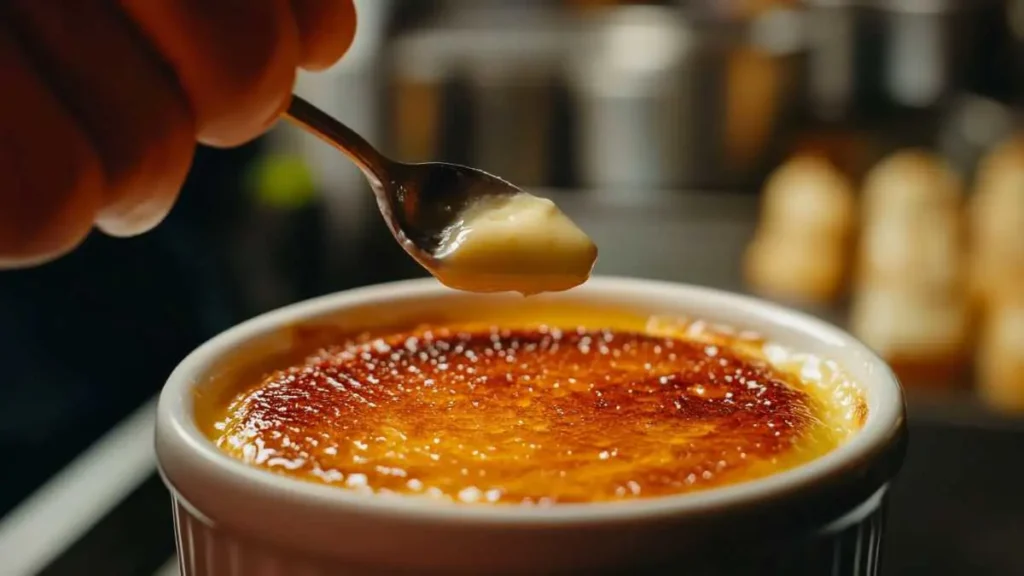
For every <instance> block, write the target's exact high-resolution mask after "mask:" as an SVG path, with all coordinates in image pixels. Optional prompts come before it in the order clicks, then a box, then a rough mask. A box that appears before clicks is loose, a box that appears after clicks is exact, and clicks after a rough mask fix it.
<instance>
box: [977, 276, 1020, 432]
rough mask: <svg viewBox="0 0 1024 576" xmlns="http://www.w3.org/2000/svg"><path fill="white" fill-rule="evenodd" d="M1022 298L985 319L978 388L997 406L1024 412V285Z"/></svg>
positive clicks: (1009, 301)
mask: <svg viewBox="0 0 1024 576" xmlns="http://www.w3.org/2000/svg"><path fill="white" fill-rule="evenodd" d="M1018 287H1019V289H1020V291H1019V292H1018V297H1017V298H1014V299H1007V300H1004V301H1002V302H1000V303H999V304H997V305H996V306H994V307H993V309H992V313H991V314H988V315H987V317H986V318H985V320H984V322H983V325H982V330H981V340H980V344H981V346H980V349H979V352H978V360H977V379H978V390H979V391H980V394H981V397H982V398H983V399H984V400H985V402H986V403H988V404H989V405H991V406H993V407H994V408H997V409H1000V410H1005V411H1011V412H1024V284H1021V285H1019V286H1018Z"/></svg>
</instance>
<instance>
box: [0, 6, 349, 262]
mask: <svg viewBox="0 0 1024 576" xmlns="http://www.w3.org/2000/svg"><path fill="white" fill-rule="evenodd" d="M354 35H355V8H354V6H353V0H118V1H117V2H110V1H96V0H45V1H39V0H3V2H0V90H2V92H0V94H2V103H3V105H2V106H0V267H12V266H27V265H32V264H37V263H40V262H44V261H47V260H50V259H53V258H55V257H57V256H59V255H61V254H63V253H65V252H67V251H69V250H71V249H72V248H74V247H75V246H76V245H77V244H78V243H79V242H81V240H82V239H83V238H84V237H85V236H86V235H87V234H88V233H89V231H90V230H91V229H92V227H93V226H94V225H95V226H97V227H98V228H100V229H101V230H103V231H104V232H106V233H108V234H111V235H115V236H129V235H134V234H139V233H142V232H144V231H146V230H149V229H150V228H152V227H153V226H155V225H156V224H157V223H159V222H160V220H162V219H163V217H164V216H165V215H166V214H167V212H168V211H169V210H170V208H171V206H172V205H173V203H174V201H175V199H176V198H177V195H178V191H179V190H180V188H181V185H182V183H183V182H184V180H185V176H186V173H187V172H188V169H189V165H190V163H191V160H192V155H193V152H194V149H195V146H196V143H197V142H200V143H203V144H208V145H212V146H234V145H237V144H241V143H243V142H245V141H247V140H250V139H252V138H255V137H256V136H258V135H259V134H260V133H262V132H263V131H265V130H266V129H267V128H269V127H270V125H271V124H273V122H274V120H276V119H277V117H278V115H279V114H280V113H281V112H282V111H283V110H284V109H285V108H286V107H287V105H288V102H289V101H290V97H291V92H292V87H293V83H294V80H295V74H296V69H297V68H300V67H301V68H306V69H310V70H318V69H323V68H326V67H328V66H330V65H331V64H333V63H334V62H335V61H336V60H338V59H339V58H340V57H341V56H342V55H343V54H344V53H345V51H346V50H347V49H348V47H349V45H350V44H351V42H352V38H353V36H354Z"/></svg>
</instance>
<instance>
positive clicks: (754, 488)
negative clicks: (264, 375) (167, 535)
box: [157, 276, 905, 526]
mask: <svg viewBox="0 0 1024 576" xmlns="http://www.w3.org/2000/svg"><path fill="white" fill-rule="evenodd" d="M446 290H447V289H446V288H444V287H443V286H441V285H440V284H439V283H437V282H436V281H435V280H433V279H431V278H425V279H415V280H403V281H398V282H389V283H385V284H376V285H372V286H365V287H361V288H355V289H351V290H346V291H342V292H337V293H333V294H328V295H325V296H320V297H317V298H313V299H309V300H305V301H302V302H297V303H295V304H291V305H289V306H285V307H282V308H279V309H276V310H273V311H270V312H267V313H265V314H262V315H259V316H256V317H254V318H252V319H250V320H247V321H245V322H242V323H240V324H238V325H236V326H234V327H232V328H229V329H227V330H226V331H224V332H222V333H221V334H219V335H217V336H215V337H213V338H212V339H210V340H208V341H207V342H205V343H204V344H202V345H201V346H199V347H198V348H197V349H196V350H195V351H193V352H192V353H191V354H190V355H189V356H188V357H186V358H185V359H184V360H183V361H182V362H181V363H180V364H179V365H178V367H177V368H175V370H174V371H173V372H172V373H171V375H170V377H169V378H168V380H167V384H166V386H165V387H164V389H163V391H162V393H161V395H160V401H159V405H158V418H157V435H158V437H160V438H161V439H162V440H164V441H168V442H174V443H177V444H178V446H179V447H180V448H183V449H184V450H185V452H186V453H187V454H188V455H189V456H188V457H189V458H190V462H189V463H188V466H193V467H201V468H203V469H204V470H205V471H206V472H209V473H212V474H213V475H214V476H216V477H217V478H219V479H221V480H223V481H225V482H229V483H239V484H236V485H240V484H241V485H246V486H247V487H248V488H250V489H252V488H255V489H256V490H258V491H259V492H261V493H263V492H266V493H267V494H268V496H270V497H272V495H273V494H279V495H287V496H288V498H289V499H290V500H291V501H293V502H294V501H295V499H299V500H301V501H303V502H305V503H308V504H310V505H312V506H316V507H317V508H319V509H322V510H332V511H336V512H338V513H353V512H359V513H363V514H372V515H375V516H386V517H401V518H406V519H412V520H419V521H435V522H446V523H456V524H465V523H473V524H481V525H493V524H500V525H504V526H517V525H518V526H528V525H536V524H543V525H552V524H572V525H581V524H592V523H599V524H602V523H607V522H614V521H637V520H656V519H658V518H665V517H679V516H699V515H703V514H707V513H711V512H715V511H718V510H721V509H734V508H741V507H743V506H745V505H749V504H753V503H758V502H763V501H766V500H770V499H772V498H774V497H781V496H783V495H786V494H791V493H793V492H795V491H797V490H799V489H800V488H803V487H808V486H814V485H817V484H818V483H819V482H822V481H826V480H828V479H829V478H832V477H835V476H836V475H841V474H842V472H843V471H844V470H846V469H848V468H850V467H851V466H855V465H856V464H857V463H860V462H864V461H865V460H868V459H871V457H872V456H873V455H875V454H876V453H880V452H882V451H883V450H884V449H885V448H886V447H887V446H888V445H889V444H890V443H891V442H893V441H895V440H896V439H897V438H898V436H899V435H900V432H901V430H902V428H903V427H904V426H905V423H904V419H905V414H904V396H903V391H902V389H901V387H900V384H899V381H898V380H897V378H896V376H895V375H894V374H893V372H892V371H891V369H890V368H889V367H888V365H887V364H886V363H885V362H884V361H883V360H882V359H881V358H879V357H878V356H877V355H876V354H875V353H874V352H872V351H871V350H870V349H869V348H868V347H867V346H866V345H864V344H863V343H861V342H860V341H859V340H857V339H856V338H854V337H853V336H851V335H850V334H848V333H846V332H845V331H843V330H842V329H840V328H838V327H836V326H833V325H831V324H829V323H828V322H825V321H824V320H821V319H818V318H815V317H813V316H810V315H808V314H805V313H802V312H798V311H795V310H792V309H789V308H786V307H784V306H780V305H777V304H773V303H770V302H766V301H763V300H760V299H757V298H754V297H751V296H746V295H743V294H737V293H732V292H727V291H723V290H718V289H714V288H707V287H702V286H696V285H691V284H683V283H675V282H667V281H661V280H647V279H640V278H630V277H619V276H595V277H594V278H592V279H591V280H590V281H588V282H587V283H586V284H585V285H584V286H583V287H581V288H580V290H583V291H587V292H590V293H596V294H601V293H605V294H608V293H616V294H619V295H621V297H622V299H623V300H624V301H625V300H627V299H630V298H631V295H632V299H633V300H636V298H637V297H638V296H640V294H638V292H640V293H642V292H645V291H646V292H655V291H657V292H676V293H677V294H687V295H688V296H689V298H690V299H691V300H697V299H699V300H700V301H702V302H705V303H707V304H708V305H709V306H711V307H716V308H719V309H721V307H722V306H724V305H731V306H734V307H740V308H744V309H746V311H747V312H749V313H750V315H751V317H752V318H767V317H772V319H773V320H772V323H773V324H776V325H782V326H783V327H785V328H788V329H792V330H795V331H798V332H802V333H806V334H807V335H808V340H809V341H813V340H815V339H817V340H819V341H825V342H828V343H831V344H835V345H839V346H849V347H851V348H852V349H853V351H854V353H855V354H856V355H857V356H858V357H862V358H863V360H864V361H866V362H869V363H870V365H871V366H872V372H873V374H874V382H873V383H872V384H870V386H871V388H872V390H871V393H873V394H882V395H883V396H886V395H887V397H885V398H883V399H882V400H881V401H879V402H877V403H876V407H875V408H874V409H871V410H869V411H868V417H867V420H866V421H865V423H864V425H863V426H862V428H861V430H859V431H858V432H857V433H856V434H855V435H854V436H853V437H852V438H850V439H849V440H848V441H847V442H845V443H844V444H843V445H841V446H839V447H837V448H836V449H834V450H832V451H831V452H829V453H828V454H825V455H824V456H821V457H819V458H816V459H814V460H812V461H810V462H807V463H805V464H802V465H800V466H797V467H794V468H791V469H789V470H785V471H783V472H780V473H777V474H773V475H771V476H767V477H764V478H759V479H755V480H751V481H747V482H742V483H737V484H732V485H728V486H724V487H719V488H713V489H709V490H703V491H698V492H692V493H687V494H681V495H676V496H663V497H658V498H650V499H638V500H630V501H622V502H608V503H587V504H560V505H557V506H550V507H520V506H478V505H464V504H458V503H449V502H438V501H433V500H430V499H423V498H403V497H380V496H376V495H365V494H358V493H355V492H353V491H348V490H344V489H339V488H337V487H332V486H328V485H320V484H317V483H314V482H307V481H303V480H298V479H294V478H288V477H286V476H284V475H281V474H275V473H273V472H270V471H267V470H263V469H259V468H256V467H253V466H250V465H247V464H245V463H243V462H241V461H239V460H237V459H235V458H232V457H231V456H228V455H227V454H225V453H223V452H221V451H220V450H219V449H218V448H217V447H216V446H215V445H214V444H213V443H212V442H210V441H209V439H207V438H206V437H205V435H204V434H203V433H202V431H201V430H200V429H199V427H198V425H197V423H196V422H195V420H194V418H193V415H192V413H191V410H190V409H189V408H188V406H187V405H186V402H185V398H186V396H187V395H189V394H190V393H191V391H192V389H193V386H194V383H195V382H196V381H197V379H198V375H199V374H200V373H202V372H203V370H202V368H203V367H204V366H208V365H209V364H210V363H211V362H212V361H213V360H214V359H216V358H217V357H219V356H221V355H222V354H224V352H226V351H228V350H231V349H232V348H233V347H235V346H237V345H238V344H240V343H242V342H244V341H245V340H247V339H249V338H252V337H255V336H258V335H261V334H265V333H267V332H271V331H273V330H278V329H281V328H282V327H285V326H289V325H293V324H295V323H300V322H302V321H309V320H312V319H315V318H316V317H318V316H323V315H326V314H329V313H335V312H339V311H342V310H344V309H345V308H352V307H355V306H359V305H366V304H370V303H374V302H380V301H387V300H394V299H396V298H414V297H429V296H438V295H442V294H444V293H445V291H446ZM860 384H861V385H862V386H865V387H867V386H868V383H866V382H861V383H860ZM157 456H158V465H159V466H160V468H161V471H162V472H163V474H164V476H165V479H166V480H167V481H168V483H169V484H171V487H172V489H174V490H176V491H181V492H183V494H182V496H183V497H184V498H185V499H186V500H188V492H189V489H188V487H187V486H185V485H186V484H187V483H188V480H187V479H184V478H181V477H175V475H174V474H173V473H169V471H168V468H170V467H173V466H168V464H169V463H168V462H162V461H160V460H161V459H162V458H161V454H160V450H159V442H158V455H157Z"/></svg>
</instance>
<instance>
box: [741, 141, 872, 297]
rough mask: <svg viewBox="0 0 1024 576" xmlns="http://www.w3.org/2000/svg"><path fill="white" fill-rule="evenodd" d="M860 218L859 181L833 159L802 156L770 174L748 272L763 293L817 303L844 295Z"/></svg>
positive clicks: (749, 251) (752, 283)
mask: <svg viewBox="0 0 1024 576" xmlns="http://www.w3.org/2000/svg"><path fill="white" fill-rule="evenodd" d="M855 219H856V199H855V197H854V191H853V185H852V184H851V183H850V181H849V180H848V179H847V178H846V176H845V175H843V173H842V172H840V171H839V170H838V169H836V168H835V167H834V166H833V165H832V164H831V163H830V162H829V161H828V160H827V159H825V158H823V157H820V156H816V155H800V156H796V157H794V158H792V159H791V160H789V161H788V162H786V163H785V164H783V165H782V166H780V167H779V168H777V169H776V170H775V171H774V172H773V173H772V175H771V176H770V177H769V178H768V181H767V182H766V183H765V188H764V198H763V200H762V211H761V221H760V223H759V224H758V227H757V231H756V232H755V235H754V240H753V241H752V242H751V244H750V246H749V247H748V249H747V253H746V257H745V261H744V273H745V275H746V278H747V282H748V284H749V285H750V286H751V287H752V288H753V290H754V291H755V292H757V293H759V294H761V295H763V296H767V297H770V298H775V299H780V300H787V301H791V302H794V303H804V304H810V303H817V302H824V301H828V300H831V299H833V298H835V297H836V296H838V295H839V293H840V292H841V290H842V288H843V286H844V284H845V279H846V277H847V270H848V268H849V261H850V248H851V246H850V238H851V236H852V232H853V228H854V221H855Z"/></svg>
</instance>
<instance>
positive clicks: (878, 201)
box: [862, 149, 963, 225]
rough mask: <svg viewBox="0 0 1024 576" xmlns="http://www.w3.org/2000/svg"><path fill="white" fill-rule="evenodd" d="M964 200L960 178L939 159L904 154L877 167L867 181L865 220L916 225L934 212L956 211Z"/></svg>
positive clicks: (915, 152) (912, 152)
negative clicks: (892, 221)
mask: <svg viewBox="0 0 1024 576" xmlns="http://www.w3.org/2000/svg"><path fill="white" fill-rule="evenodd" d="M962 197H963V184H962V182H961V180H960V177H959V176H958V175H957V174H956V172H954V171H953V170H952V168H950V167H949V165H948V164H947V163H946V162H945V161H944V160H943V159H942V158H940V157H939V156H937V155H935V154H932V153H930V152H925V151H922V150H915V149H911V150H904V151H900V152H896V153H894V154H892V155H890V156H889V157H888V158H886V159H884V160H882V161H881V162H879V163H878V164H876V165H875V167H874V168H872V169H871V170H870V171H869V172H868V175H867V177H866V178H865V181H864V200H863V201H864V206H863V211H862V214H863V218H864V221H865V223H866V224H867V225H871V224H873V223H875V222H879V221H882V220H895V221H899V222H903V223H915V222H917V221H918V220H920V219H921V218H928V215H929V214H931V213H933V212H936V211H938V212H944V211H956V210H958V209H959V206H960V202H961V200H962Z"/></svg>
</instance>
